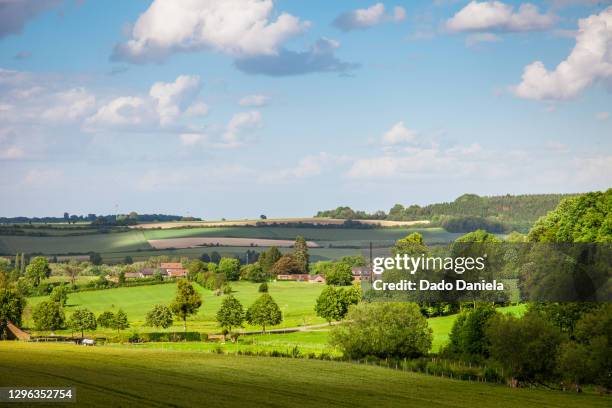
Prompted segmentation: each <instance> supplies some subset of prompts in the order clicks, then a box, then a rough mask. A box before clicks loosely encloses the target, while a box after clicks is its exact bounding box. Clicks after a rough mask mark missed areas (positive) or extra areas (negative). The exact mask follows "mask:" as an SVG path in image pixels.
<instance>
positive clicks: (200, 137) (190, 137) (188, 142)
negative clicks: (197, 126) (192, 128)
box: [180, 133, 208, 146]
mask: <svg viewBox="0 0 612 408" xmlns="http://www.w3.org/2000/svg"><path fill="white" fill-rule="evenodd" d="M180 138H181V144H182V145H183V146H195V145H199V144H203V143H205V142H206V141H207V140H208V136H207V135H205V134H203V133H183V134H181V136H180Z"/></svg>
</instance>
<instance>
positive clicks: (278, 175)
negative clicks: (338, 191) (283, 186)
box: [259, 152, 346, 183]
mask: <svg viewBox="0 0 612 408" xmlns="http://www.w3.org/2000/svg"><path fill="white" fill-rule="evenodd" d="M345 161H346V158H345V157H342V156H335V155H332V154H329V153H326V152H321V153H319V154H314V155H308V156H306V157H303V158H302V159H300V161H299V162H298V163H297V165H295V166H294V167H290V168H286V169H281V170H274V171H267V172H263V173H262V175H261V176H260V177H259V182H261V183H285V182H293V181H295V180H296V179H297V180H299V179H307V178H311V177H316V176H319V175H321V174H323V172H325V171H329V170H330V169H331V168H333V166H334V165H335V164H338V163H341V162H345Z"/></svg>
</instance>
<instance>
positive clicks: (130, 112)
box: [85, 96, 153, 130]
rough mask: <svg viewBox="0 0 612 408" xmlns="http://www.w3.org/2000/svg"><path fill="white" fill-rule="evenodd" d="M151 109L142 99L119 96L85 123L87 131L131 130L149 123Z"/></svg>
mask: <svg viewBox="0 0 612 408" xmlns="http://www.w3.org/2000/svg"><path fill="white" fill-rule="evenodd" d="M152 113H153V112H152V111H151V107H150V106H149V104H148V103H147V101H146V100H145V99H144V98H141V97H136V96H120V97H118V98H115V99H113V100H111V101H110V102H108V103H107V104H106V105H103V106H102V107H100V108H99V109H98V111H97V112H96V113H95V114H94V115H93V116H91V117H89V118H87V120H86V121H85V128H86V129H87V130H99V129H123V130H125V129H133V128H137V127H140V126H143V125H146V124H148V123H150V118H151V117H152Z"/></svg>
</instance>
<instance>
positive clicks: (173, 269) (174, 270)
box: [159, 262, 187, 278]
mask: <svg viewBox="0 0 612 408" xmlns="http://www.w3.org/2000/svg"><path fill="white" fill-rule="evenodd" d="M159 269H160V270H161V273H162V274H163V275H168V276H169V277H171V278H182V277H184V276H186V275H187V270H185V268H183V264H181V263H180V262H162V263H161V265H159Z"/></svg>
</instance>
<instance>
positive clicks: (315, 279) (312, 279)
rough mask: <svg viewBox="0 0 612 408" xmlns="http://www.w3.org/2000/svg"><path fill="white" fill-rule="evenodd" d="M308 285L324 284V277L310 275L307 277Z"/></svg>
mask: <svg viewBox="0 0 612 408" xmlns="http://www.w3.org/2000/svg"><path fill="white" fill-rule="evenodd" d="M308 283H325V276H323V275H310V276H309V277H308Z"/></svg>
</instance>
